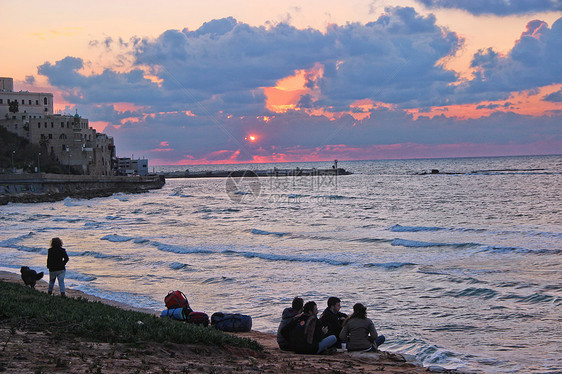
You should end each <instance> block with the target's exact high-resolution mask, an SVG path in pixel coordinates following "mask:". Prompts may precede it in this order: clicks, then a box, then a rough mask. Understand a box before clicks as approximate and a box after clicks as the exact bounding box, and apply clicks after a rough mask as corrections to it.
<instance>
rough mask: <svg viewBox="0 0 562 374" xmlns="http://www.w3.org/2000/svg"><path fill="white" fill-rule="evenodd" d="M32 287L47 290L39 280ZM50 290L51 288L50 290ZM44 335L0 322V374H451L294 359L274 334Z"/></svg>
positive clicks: (369, 358) (389, 364) (10, 276)
mask: <svg viewBox="0 0 562 374" xmlns="http://www.w3.org/2000/svg"><path fill="white" fill-rule="evenodd" d="M0 280H2V281H6V282H13V283H19V284H22V285H23V281H22V280H21V278H20V276H19V274H14V273H9V272H0ZM36 289H37V290H39V291H41V292H46V291H47V283H46V282H45V281H44V280H41V281H39V282H38V283H37V285H36ZM55 289H56V288H55ZM67 296H68V297H83V298H86V299H88V300H91V301H100V302H103V303H106V304H109V305H112V306H115V307H119V308H123V309H129V310H137V311H141V312H144V313H152V314H155V312H154V311H152V310H146V309H139V308H134V307H131V306H129V305H125V304H121V303H117V302H114V301H110V300H105V299H100V298H98V297H95V296H92V295H87V294H85V293H83V292H81V291H77V290H72V289H67ZM51 335H52V334H51V333H50V332H49V331H32V329H31V328H30V329H26V330H18V329H16V330H13V329H11V328H10V326H9V324H8V323H7V322H6V321H3V323H1V324H0V342H1V345H2V348H1V352H0V371H2V372H5V373H50V372H68V373H132V372H136V373H231V372H237V373H255V372H262V373H289V372H301V373H321V372H322V373H371V372H381V371H384V372H386V373H422V372H427V371H433V372H453V371H449V370H443V369H441V368H438V367H432V368H423V367H421V366H418V365H415V364H414V363H412V362H407V361H409V360H410V358H409V357H407V356H406V357H404V356H403V355H400V354H396V353H392V352H385V351H381V352H380V353H379V354H366V353H361V354H359V353H353V354H349V353H343V352H342V353H336V354H334V355H329V356H328V355H297V354H294V353H290V352H284V351H281V350H280V349H279V348H278V347H277V341H276V337H275V335H274V334H269V333H262V332H259V331H251V332H248V333H239V334H237V335H239V336H243V337H248V338H251V339H254V340H256V341H258V342H259V343H260V344H262V345H263V346H264V348H265V349H264V352H255V351H252V350H249V349H242V348H234V347H224V348H219V347H210V346H198V345H179V344H160V343H153V342H149V343H147V344H146V345H145V346H143V347H141V348H139V347H130V346H127V345H125V344H108V343H97V342H90V341H87V340H84V339H72V338H67V339H62V340H60V339H57V340H56V341H54V339H53V338H52V337H51Z"/></svg>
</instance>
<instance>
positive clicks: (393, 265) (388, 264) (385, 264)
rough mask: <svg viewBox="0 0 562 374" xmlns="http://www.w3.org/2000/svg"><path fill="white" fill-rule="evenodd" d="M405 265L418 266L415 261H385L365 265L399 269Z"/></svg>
mask: <svg viewBox="0 0 562 374" xmlns="http://www.w3.org/2000/svg"><path fill="white" fill-rule="evenodd" d="M405 266H416V264H414V263H413V262H383V263H376V262H372V263H369V264H365V267H379V268H383V269H387V270H394V269H399V268H402V267H405Z"/></svg>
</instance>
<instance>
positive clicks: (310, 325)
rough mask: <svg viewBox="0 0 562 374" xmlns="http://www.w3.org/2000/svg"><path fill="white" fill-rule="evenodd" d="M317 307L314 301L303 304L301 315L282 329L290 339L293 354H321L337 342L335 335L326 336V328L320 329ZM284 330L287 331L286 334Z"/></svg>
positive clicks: (329, 351)
mask: <svg viewBox="0 0 562 374" xmlns="http://www.w3.org/2000/svg"><path fill="white" fill-rule="evenodd" d="M317 315H318V307H317V306H316V303H315V302H314V301H309V302H308V303H306V304H304V308H303V313H302V315H300V316H299V317H297V318H296V319H293V320H292V321H291V322H290V323H289V324H287V326H286V327H285V328H284V329H283V330H284V332H285V335H286V336H289V337H290V344H291V347H292V349H294V351H295V353H304V354H321V353H323V352H325V351H327V352H328V353H331V352H332V351H331V350H328V348H330V347H332V346H333V345H334V344H336V342H337V340H338V339H337V338H336V336H335V335H328V336H326V330H327V328H325V327H324V328H321V327H320V324H319V322H318V318H317V317H316V316H317ZM285 330H289V331H288V334H287V332H286V331H285Z"/></svg>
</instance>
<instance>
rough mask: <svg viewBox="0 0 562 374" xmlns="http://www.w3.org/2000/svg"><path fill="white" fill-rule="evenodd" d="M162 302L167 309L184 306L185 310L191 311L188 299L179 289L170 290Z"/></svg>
mask: <svg viewBox="0 0 562 374" xmlns="http://www.w3.org/2000/svg"><path fill="white" fill-rule="evenodd" d="M164 303H165V304H166V308H168V309H176V308H185V309H186V311H188V312H190V311H191V308H190V307H189V301H187V297H185V295H184V294H183V292H181V291H170V293H168V295H166V297H165V298H164Z"/></svg>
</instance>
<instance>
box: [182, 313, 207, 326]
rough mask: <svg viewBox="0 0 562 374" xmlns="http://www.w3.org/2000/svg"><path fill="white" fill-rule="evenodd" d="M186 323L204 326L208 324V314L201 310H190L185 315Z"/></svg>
mask: <svg viewBox="0 0 562 374" xmlns="http://www.w3.org/2000/svg"><path fill="white" fill-rule="evenodd" d="M186 321H187V323H193V324H195V325H201V326H204V327H207V326H209V316H208V315H207V314H206V313H203V312H191V313H189V314H188V315H187V320H186Z"/></svg>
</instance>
